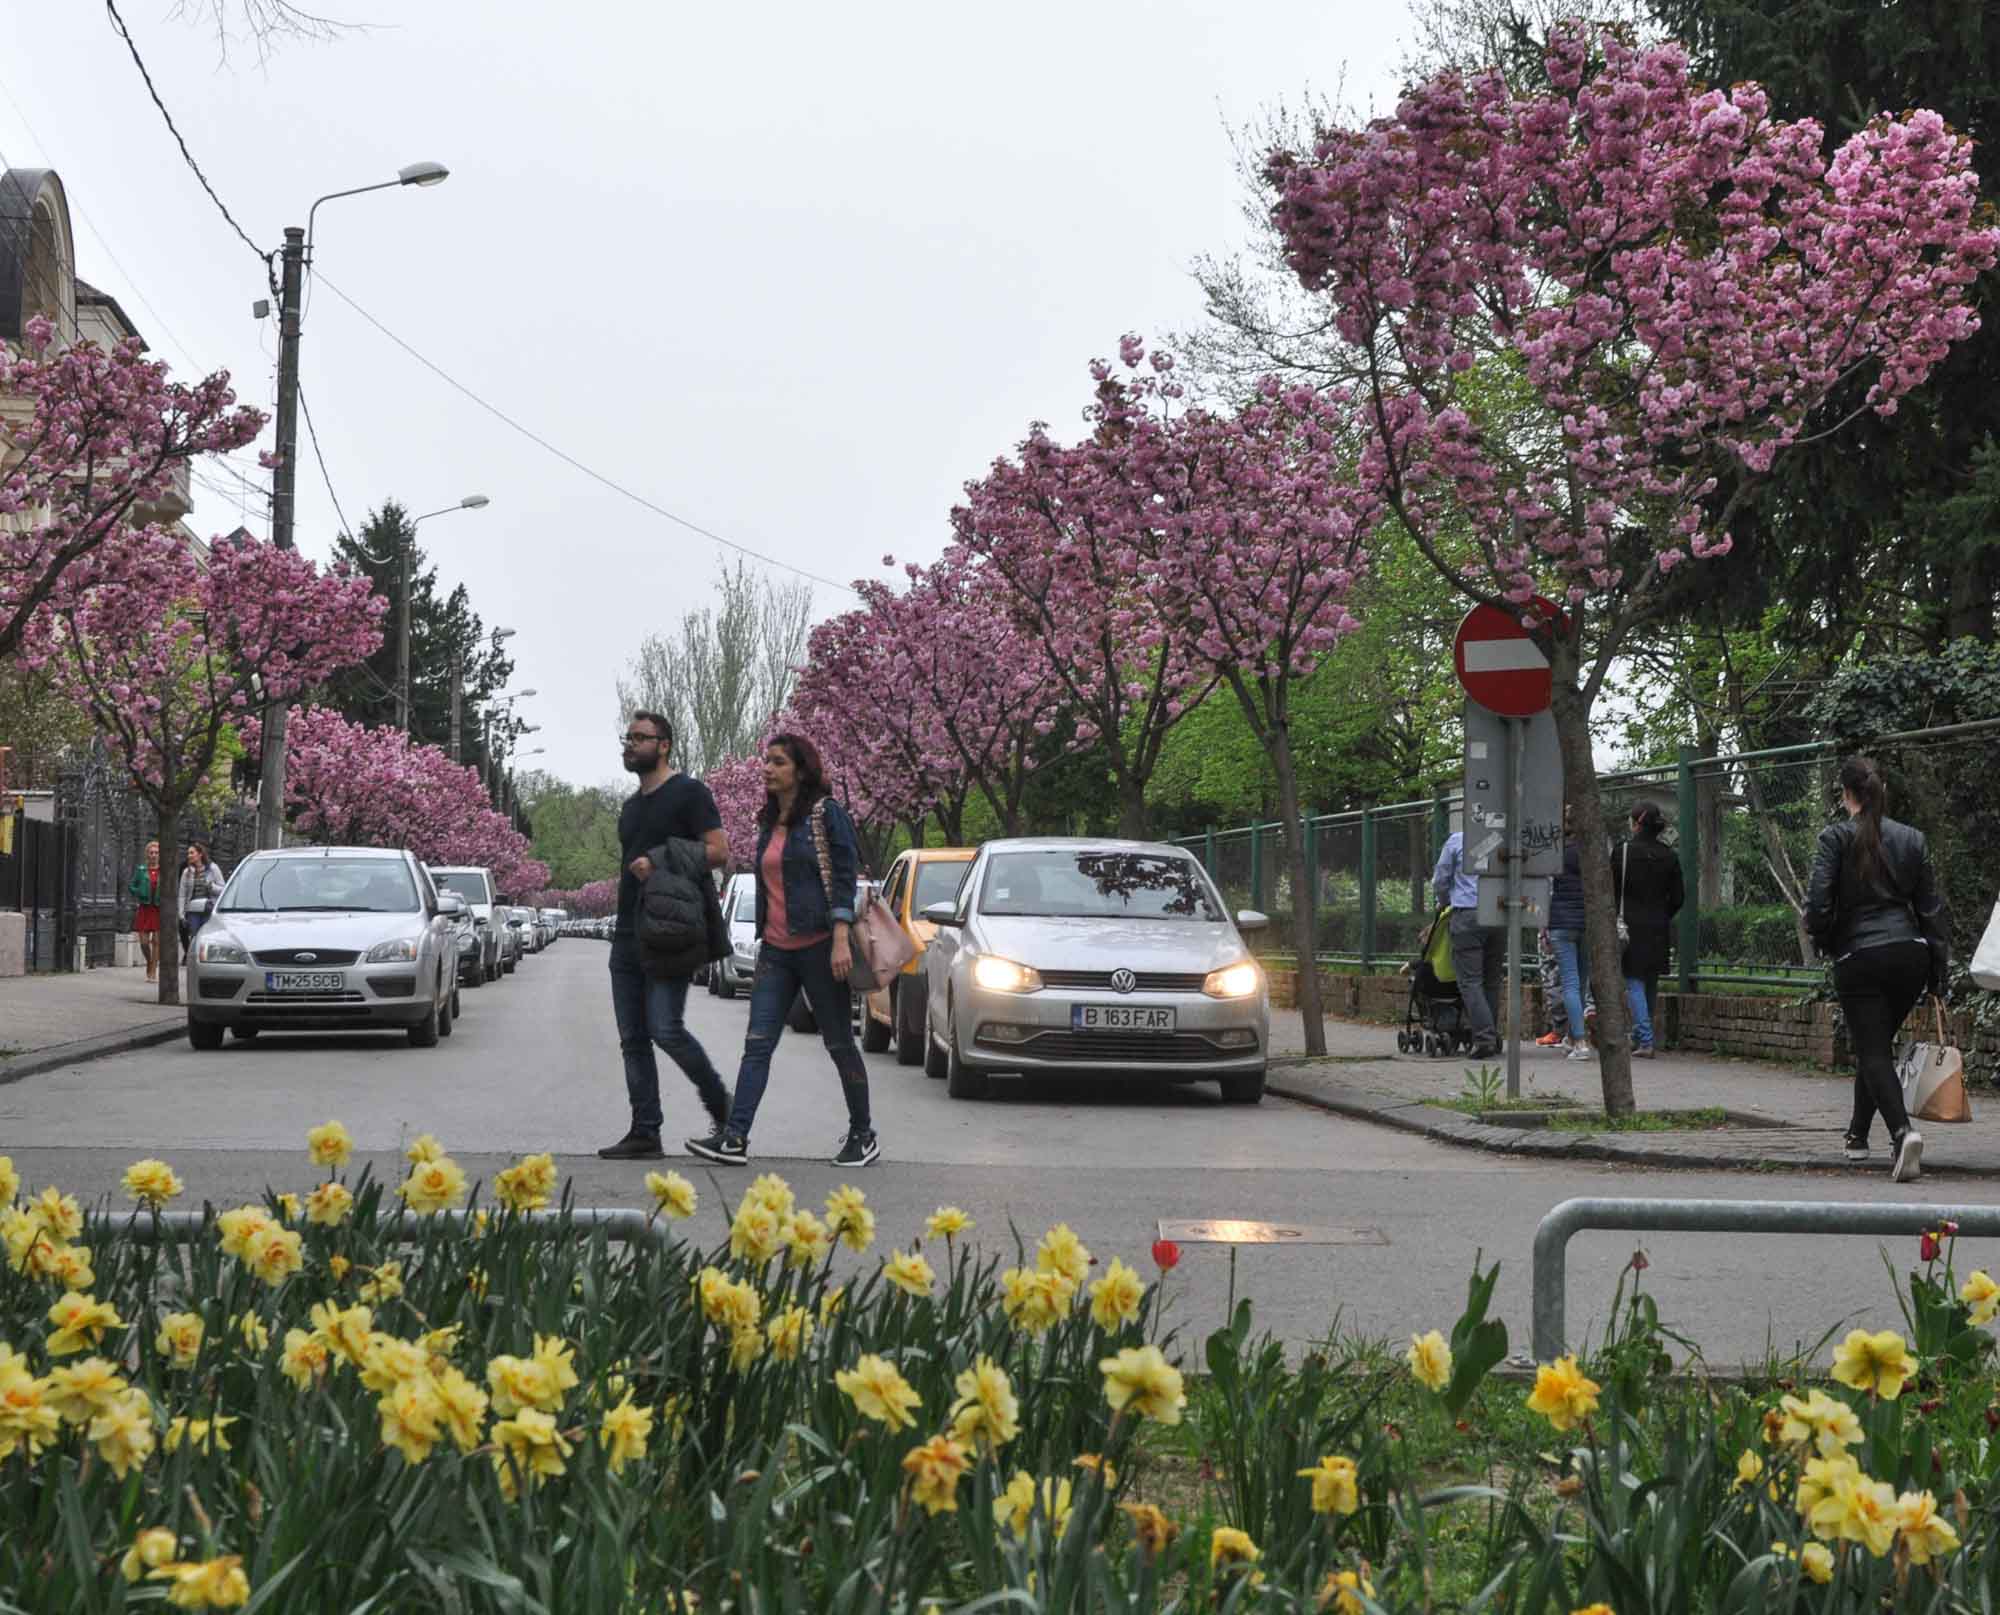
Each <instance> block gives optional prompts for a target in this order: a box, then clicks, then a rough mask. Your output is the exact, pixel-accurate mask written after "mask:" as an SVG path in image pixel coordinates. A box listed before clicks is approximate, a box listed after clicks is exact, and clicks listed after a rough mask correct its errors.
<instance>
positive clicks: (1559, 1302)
mask: <svg viewBox="0 0 2000 1615" xmlns="http://www.w3.org/2000/svg"><path fill="white" fill-rule="evenodd" d="M1941 1222H1955V1223H1957V1224H1958V1229H1959V1232H1960V1233H1961V1234H1972V1235H1977V1236H1982V1237H1992V1236H1995V1235H2000V1206H1912V1205H1903V1204H1898V1203H1896V1202H1893V1201H1888V1202H1882V1201H1873V1200H1798V1201H1778V1200H1598V1199H1589V1198H1585V1199H1579V1200H1565V1201H1563V1203H1562V1204H1561V1205H1559V1206H1557V1207H1556V1208H1555V1209H1554V1210H1553V1211H1551V1212H1550V1213H1549V1214H1548V1215H1547V1216H1546V1217H1544V1218H1543V1219H1542V1221H1541V1225H1540V1226H1539V1227H1538V1228H1536V1230H1535V1257H1534V1305H1535V1329H1534V1340H1535V1361H1537V1362H1540V1363H1546V1362H1549V1361H1552V1360H1553V1359H1554V1358H1556V1357H1559V1356H1561V1355H1562V1353H1563V1352H1564V1350H1566V1349H1567V1347H1566V1343H1565V1341H1564V1338H1563V1335H1564V1324H1563V1312H1564V1307H1565V1303H1566V1300H1567V1294H1568V1276H1567V1272H1566V1268H1565V1265H1564V1264H1565V1259H1566V1256H1567V1252H1568V1249H1569V1240H1570V1235H1572V1234H1575V1233H1579V1232H1581V1231H1582V1230H1583V1229H1586V1228H1592V1229H1616V1228H1627V1229H1634V1230H1638V1231H1641V1232H1646V1233H1669V1234H1921V1233H1922V1232H1924V1230H1925V1229H1927V1228H1935V1227H1937V1225H1938V1224H1939V1223H1941Z"/></svg>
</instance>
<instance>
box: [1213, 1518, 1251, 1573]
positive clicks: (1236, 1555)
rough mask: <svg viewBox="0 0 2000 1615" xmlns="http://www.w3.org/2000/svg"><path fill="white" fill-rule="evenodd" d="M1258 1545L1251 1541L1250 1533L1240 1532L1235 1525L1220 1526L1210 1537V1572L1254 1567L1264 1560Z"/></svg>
mask: <svg viewBox="0 0 2000 1615" xmlns="http://www.w3.org/2000/svg"><path fill="white" fill-rule="evenodd" d="M1263 1557H1264V1555H1263V1553H1262V1551H1261V1550H1260V1549H1259V1548H1258V1546H1257V1544H1256V1543H1254V1542H1252V1541H1251V1540H1250V1533H1249V1532H1248V1531H1239V1530H1237V1529H1236V1527H1235V1526H1233V1525H1218V1526H1217V1527H1216V1528H1215V1529H1214V1530H1213V1531H1211V1532H1210V1533H1209V1537H1208V1568H1209V1569H1210V1570H1236V1569H1239V1568H1242V1567H1245V1566H1248V1565H1254V1564H1255V1563H1256V1562H1257V1561H1258V1560H1259V1559H1261V1558H1263Z"/></svg>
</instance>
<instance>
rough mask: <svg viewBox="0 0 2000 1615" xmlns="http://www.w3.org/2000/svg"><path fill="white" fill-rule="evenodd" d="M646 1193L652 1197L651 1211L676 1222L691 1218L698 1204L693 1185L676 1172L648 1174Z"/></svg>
mask: <svg viewBox="0 0 2000 1615" xmlns="http://www.w3.org/2000/svg"><path fill="white" fill-rule="evenodd" d="M646 1192H647V1193H648V1194H650V1195H651V1196H652V1197H653V1209H654V1210H655V1211H659V1212H664V1213H665V1214H666V1215H667V1216H669V1217H671V1218H673V1219H674V1220H675V1221H676V1222H679V1221H681V1220H683V1219H685V1218H688V1217H692V1216H693V1215H694V1210H695V1206H696V1205H697V1204H698V1203H699V1197H698V1196H697V1195H696V1194H695V1192H694V1185H693V1184H692V1183H690V1182H688V1180H687V1179H686V1178H684V1177H682V1176H681V1175H680V1173H678V1172H648V1173H647V1174H646Z"/></svg>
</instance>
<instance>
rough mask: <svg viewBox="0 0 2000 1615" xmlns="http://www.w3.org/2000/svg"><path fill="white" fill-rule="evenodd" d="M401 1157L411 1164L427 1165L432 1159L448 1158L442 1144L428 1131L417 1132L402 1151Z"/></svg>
mask: <svg viewBox="0 0 2000 1615" xmlns="http://www.w3.org/2000/svg"><path fill="white" fill-rule="evenodd" d="M403 1159H404V1160H406V1161H408V1162H409V1163H410V1165H412V1166H427V1165H429V1164H430V1163H431V1162H433V1161H442V1160H446V1159H448V1157H447V1156H446V1155H445V1152H444V1146H443V1145H442V1144H440V1143H439V1142H438V1141H437V1139H436V1138H435V1137H433V1136H432V1135H431V1134H429V1133H419V1134H417V1136H416V1138H415V1139H414V1140H413V1141H412V1142H411V1144H410V1147H409V1148H408V1149H406V1150H405V1151H403Z"/></svg>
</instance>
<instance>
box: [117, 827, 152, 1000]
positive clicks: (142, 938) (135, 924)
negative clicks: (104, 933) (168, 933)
mask: <svg viewBox="0 0 2000 1615" xmlns="http://www.w3.org/2000/svg"><path fill="white" fill-rule="evenodd" d="M125 890H126V891H127V892H128V893H129V894H130V895H131V898H132V904H133V909H132V929H133V930H134V931H136V932H138V933H139V951H140V952H141V953H142V954H144V955H145V958H146V979H147V980H148V981H158V980H159V979H160V844H159V842H157V841H149V842H147V843H146V856H145V857H144V858H143V859H141V860H140V863H139V867H138V868H137V869H135V870H133V871H132V880H131V883H130V884H129V885H128V886H127V887H126V888H125Z"/></svg>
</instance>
